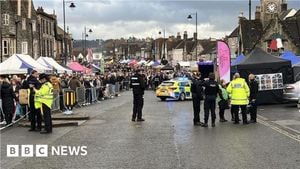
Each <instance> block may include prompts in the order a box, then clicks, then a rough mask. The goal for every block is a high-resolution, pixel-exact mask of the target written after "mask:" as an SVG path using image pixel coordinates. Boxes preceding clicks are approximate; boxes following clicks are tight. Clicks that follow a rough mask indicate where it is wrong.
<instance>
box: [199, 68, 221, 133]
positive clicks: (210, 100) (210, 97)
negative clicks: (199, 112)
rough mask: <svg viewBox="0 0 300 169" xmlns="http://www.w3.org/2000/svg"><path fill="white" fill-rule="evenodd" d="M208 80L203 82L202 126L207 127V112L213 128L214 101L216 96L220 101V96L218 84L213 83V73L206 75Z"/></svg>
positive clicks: (214, 115)
mask: <svg viewBox="0 0 300 169" xmlns="http://www.w3.org/2000/svg"><path fill="white" fill-rule="evenodd" d="M208 78H209V79H208V80H207V81H205V82H204V87H205V90H204V94H205V100H204V125H203V127H208V124H207V123H208V118H209V111H210V112H211V126H212V127H215V120H216V112H215V111H216V99H217V95H218V94H219V95H220V97H221V99H223V98H222V94H221V91H220V88H219V84H218V83H217V82H216V81H215V75H214V73H210V74H209V75H208Z"/></svg>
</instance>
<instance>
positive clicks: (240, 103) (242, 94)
mask: <svg viewBox="0 0 300 169" xmlns="http://www.w3.org/2000/svg"><path fill="white" fill-rule="evenodd" d="M235 77H236V78H235V79H234V80H232V81H231V82H230V84H229V85H228V87H227V89H226V90H227V92H228V93H229V94H230V95H231V109H232V112H233V113H234V116H235V117H234V120H235V121H234V124H239V108H241V110H242V117H243V124H248V122H247V114H246V108H247V105H248V103H249V100H248V97H249V94H250V91H249V87H248V84H247V83H246V81H245V79H243V78H241V77H240V74H239V73H236V74H235Z"/></svg>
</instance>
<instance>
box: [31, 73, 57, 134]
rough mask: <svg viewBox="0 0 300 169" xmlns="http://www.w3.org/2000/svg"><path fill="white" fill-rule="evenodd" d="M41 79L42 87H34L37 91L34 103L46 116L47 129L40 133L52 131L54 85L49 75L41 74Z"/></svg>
mask: <svg viewBox="0 0 300 169" xmlns="http://www.w3.org/2000/svg"><path fill="white" fill-rule="evenodd" d="M39 80H40V82H41V83H42V87H41V88H40V89H36V88H34V87H33V90H34V91H35V102H34V105H35V107H36V108H38V109H40V111H41V114H42V115H43V117H44V122H45V130H44V131H41V132H40V133H41V134H47V133H51V132H52V119H51V106H52V102H53V86H52V84H51V83H50V79H49V76H48V75H46V74H44V73H42V74H40V76H39Z"/></svg>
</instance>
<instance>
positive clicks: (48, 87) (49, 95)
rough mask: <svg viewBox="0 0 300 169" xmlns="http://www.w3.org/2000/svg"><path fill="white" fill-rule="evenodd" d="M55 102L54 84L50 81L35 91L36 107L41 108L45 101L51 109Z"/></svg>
mask: <svg viewBox="0 0 300 169" xmlns="http://www.w3.org/2000/svg"><path fill="white" fill-rule="evenodd" d="M52 102H53V86H52V84H51V83H50V82H46V83H44V84H43V85H42V87H41V88H40V89H39V90H37V91H36V92H35V95H34V106H35V108H36V109H38V108H41V107H42V104H43V103H44V104H45V105H46V106H47V107H49V108H50V109H51V107H52Z"/></svg>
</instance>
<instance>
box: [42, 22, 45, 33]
mask: <svg viewBox="0 0 300 169" xmlns="http://www.w3.org/2000/svg"><path fill="white" fill-rule="evenodd" d="M42 23H43V24H42V30H43V33H45V20H44V19H43V22H42Z"/></svg>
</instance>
